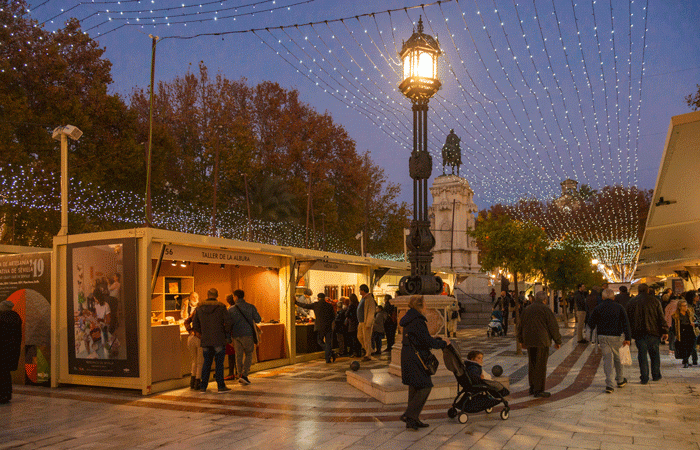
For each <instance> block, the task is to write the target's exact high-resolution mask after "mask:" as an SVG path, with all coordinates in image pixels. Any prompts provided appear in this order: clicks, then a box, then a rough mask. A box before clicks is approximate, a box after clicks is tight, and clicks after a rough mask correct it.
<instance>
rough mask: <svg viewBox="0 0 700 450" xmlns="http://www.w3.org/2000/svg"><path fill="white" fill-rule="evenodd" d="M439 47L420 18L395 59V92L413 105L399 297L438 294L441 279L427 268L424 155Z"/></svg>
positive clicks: (427, 167) (427, 164) (429, 237)
mask: <svg viewBox="0 0 700 450" xmlns="http://www.w3.org/2000/svg"><path fill="white" fill-rule="evenodd" d="M440 53H441V52H440V45H439V44H438V41H437V40H436V39H435V38H433V37H432V36H430V35H427V34H424V33H423V18H422V17H421V18H420V19H419V20H418V31H417V32H414V33H413V35H411V37H410V38H409V39H408V41H405V42H404V43H403V46H402V47H401V52H400V53H399V57H400V58H401V60H402V61H403V77H404V79H403V81H402V82H401V84H400V85H399V90H400V91H401V93H402V94H403V95H405V96H406V97H408V98H409V99H410V100H411V102H412V103H413V151H412V152H411V158H410V159H409V161H408V167H409V172H410V175H411V178H413V220H412V221H411V231H410V233H409V235H408V237H407V239H406V246H407V247H408V250H409V253H408V260H409V261H410V262H411V275H410V276H406V277H403V278H402V279H401V281H400V282H399V291H400V293H401V295H414V294H426V295H433V294H439V293H440V292H442V279H440V277H437V276H435V275H434V274H433V273H432V270H431V268H430V263H431V262H432V260H433V253H432V248H433V247H434V246H435V237H433V234H432V233H431V232H430V221H429V219H428V178H430V175H431V173H432V171H433V159H432V158H431V156H430V154H429V153H428V101H429V100H430V98H431V97H432V96H433V95H435V93H436V92H437V91H438V90H439V89H440V86H441V83H440V80H438V75H437V61H438V56H440Z"/></svg>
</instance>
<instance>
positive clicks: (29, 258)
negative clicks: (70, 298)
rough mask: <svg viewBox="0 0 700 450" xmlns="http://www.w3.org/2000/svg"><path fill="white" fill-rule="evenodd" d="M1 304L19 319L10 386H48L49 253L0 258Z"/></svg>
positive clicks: (49, 365) (49, 351) (49, 332)
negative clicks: (9, 304)
mask: <svg viewBox="0 0 700 450" xmlns="http://www.w3.org/2000/svg"><path fill="white" fill-rule="evenodd" d="M5 300H10V301H11V302H12V303H13V304H14V305H15V306H14V307H13V308H12V309H13V310H14V311H15V312H17V313H18V314H19V316H20V317H21V318H22V343H23V346H24V347H23V348H24V352H22V356H21V357H20V358H21V359H20V367H19V370H17V371H16V372H15V373H13V377H12V378H13V382H14V383H17V384H21V383H24V384H28V385H41V386H49V385H50V383H51V252H38V253H20V254H14V255H0V301H5ZM22 368H23V370H22ZM22 372H24V373H22Z"/></svg>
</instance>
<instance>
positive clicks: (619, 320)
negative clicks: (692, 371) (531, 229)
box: [563, 284, 700, 393]
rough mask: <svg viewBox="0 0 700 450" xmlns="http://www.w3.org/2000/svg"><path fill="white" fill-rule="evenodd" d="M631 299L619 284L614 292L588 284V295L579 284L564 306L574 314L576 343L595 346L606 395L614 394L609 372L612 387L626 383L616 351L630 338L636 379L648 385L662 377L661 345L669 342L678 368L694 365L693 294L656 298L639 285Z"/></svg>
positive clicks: (697, 309) (696, 309) (698, 306)
mask: <svg viewBox="0 0 700 450" xmlns="http://www.w3.org/2000/svg"><path fill="white" fill-rule="evenodd" d="M637 290H638V293H637V295H636V296H634V297H632V296H630V293H629V292H628V289H627V287H625V286H621V287H620V289H619V291H620V292H619V293H617V294H615V293H614V291H613V290H612V289H609V288H608V286H607V285H605V284H604V285H602V286H593V287H592V288H591V290H590V291H588V290H587V289H586V286H585V285H583V284H580V285H579V286H578V287H577V291H576V292H575V293H572V294H571V295H570V296H569V298H568V299H567V300H568V302H566V301H565V302H564V303H563V304H566V305H567V306H569V305H571V307H572V308H575V310H576V337H577V339H578V343H579V344H588V343H589V342H594V343H595V344H596V345H599V346H600V348H601V350H602V352H603V358H604V369H605V374H606V392H608V393H612V392H613V391H614V388H613V383H612V373H613V368H614V369H615V378H616V381H617V386H618V387H622V386H624V385H626V384H627V378H626V377H625V374H624V372H625V367H624V365H622V364H621V362H620V359H621V358H620V350H623V351H624V352H625V353H627V350H626V349H625V347H628V346H629V345H630V344H631V341H632V339H634V342H635V345H636V347H637V350H638V353H637V361H638V364H639V369H640V381H641V383H642V384H647V383H648V382H649V380H650V378H651V380H652V381H658V380H660V379H661V378H662V374H661V368H660V367H661V362H660V352H661V350H660V346H661V345H662V344H668V348H669V354H670V355H672V356H675V358H676V359H679V360H681V364H682V365H683V368H689V367H690V366H691V365H694V366H695V365H697V364H698V355H697V345H699V344H700V338H698V327H699V326H700V320H699V319H698V316H699V313H700V301H698V291H696V290H689V291H686V292H683V293H682V294H678V293H673V291H672V290H671V289H670V288H667V289H665V290H664V291H663V292H662V293H661V294H660V295H658V296H657V295H655V292H654V290H653V289H652V288H651V287H649V286H648V285H646V284H640V285H639V286H638V288H637Z"/></svg>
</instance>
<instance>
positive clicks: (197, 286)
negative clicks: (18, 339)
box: [51, 228, 294, 394]
mask: <svg viewBox="0 0 700 450" xmlns="http://www.w3.org/2000/svg"><path fill="white" fill-rule="evenodd" d="M293 261H294V258H293V256H292V255H291V253H290V251H289V249H286V248H282V247H275V246H267V245H262V244H252V243H248V242H240V241H233V240H228V239H221V238H213V237H208V236H198V235H191V234H184V233H177V232H172V231H167V230H157V229H153V228H137V229H130V230H118V231H113V232H104V233H91V234H84V235H69V236H61V237H56V238H54V252H53V259H52V266H53V267H54V268H55V270H53V272H52V278H51V291H52V295H53V298H55V299H56V301H54V302H52V304H51V310H52V313H51V321H52V327H51V328H52V338H51V339H52V343H53V348H54V349H55V350H54V351H52V352H51V367H52V373H53V374H55V376H53V377H52V380H51V383H52V386H54V387H55V386H58V384H61V383H68V384H81V385H91V386H105V387H118V388H128V389H139V390H141V392H142V393H143V394H148V393H151V392H158V391H163V390H166V389H173V388H178V387H182V386H184V385H185V384H186V383H187V382H188V378H189V377H187V378H183V375H189V371H190V364H189V353H188V352H187V351H186V340H187V333H186V332H185V330H184V327H183V326H182V322H183V320H184V318H185V317H184V316H185V315H186V314H187V313H185V314H183V309H186V306H187V302H188V301H189V297H190V296H191V295H192V293H193V292H196V293H197V294H198V295H199V298H200V300H204V299H206V298H207V291H208V290H209V289H210V288H216V289H217V290H218V292H219V298H218V299H219V301H221V302H222V303H225V301H226V300H225V299H226V296H227V295H228V294H231V293H232V292H233V291H234V290H236V289H242V290H243V291H245V298H246V300H247V301H248V302H250V303H252V304H254V305H255V306H256V308H257V309H258V311H259V312H260V315H261V317H262V319H263V324H262V328H263V339H262V340H261V344H260V346H259V348H258V354H257V356H258V361H259V362H258V364H256V370H261V369H267V368H272V367H279V366H283V365H287V364H290V362H291V358H292V357H293V351H292V350H291V349H290V346H289V342H290V341H291V333H292V332H291V331H290V328H289V324H290V320H291V323H292V324H293V323H294V322H293V316H292V315H291V311H292V309H291V307H290V302H289V299H290V298H291V297H292V295H293V287H291V283H290V279H291V277H290V274H291V270H292V267H293ZM227 306H228V305H227Z"/></svg>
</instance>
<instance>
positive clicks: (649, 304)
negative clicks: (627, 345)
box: [627, 283, 668, 384]
mask: <svg viewBox="0 0 700 450" xmlns="http://www.w3.org/2000/svg"><path fill="white" fill-rule="evenodd" d="M638 290H639V294H638V295H637V296H636V297H635V298H633V299H632V300H631V301H630V302H629V304H628V306H627V316H628V317H629V320H630V326H631V328H632V338H634V343H635V345H636V346H637V361H638V362H639V373H640V376H639V379H640V381H641V383H642V384H647V383H648V382H649V369H650V367H649V361H651V378H652V380H654V381H658V380H660V379H661V358H660V356H659V343H660V342H661V339H664V340H665V339H668V325H667V324H666V320H665V318H664V312H663V310H662V309H661V303H659V301H658V300H657V299H656V297H654V296H653V295H651V294H650V293H649V287H648V286H647V285H646V284H644V283H642V284H640V285H639V288H638Z"/></svg>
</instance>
